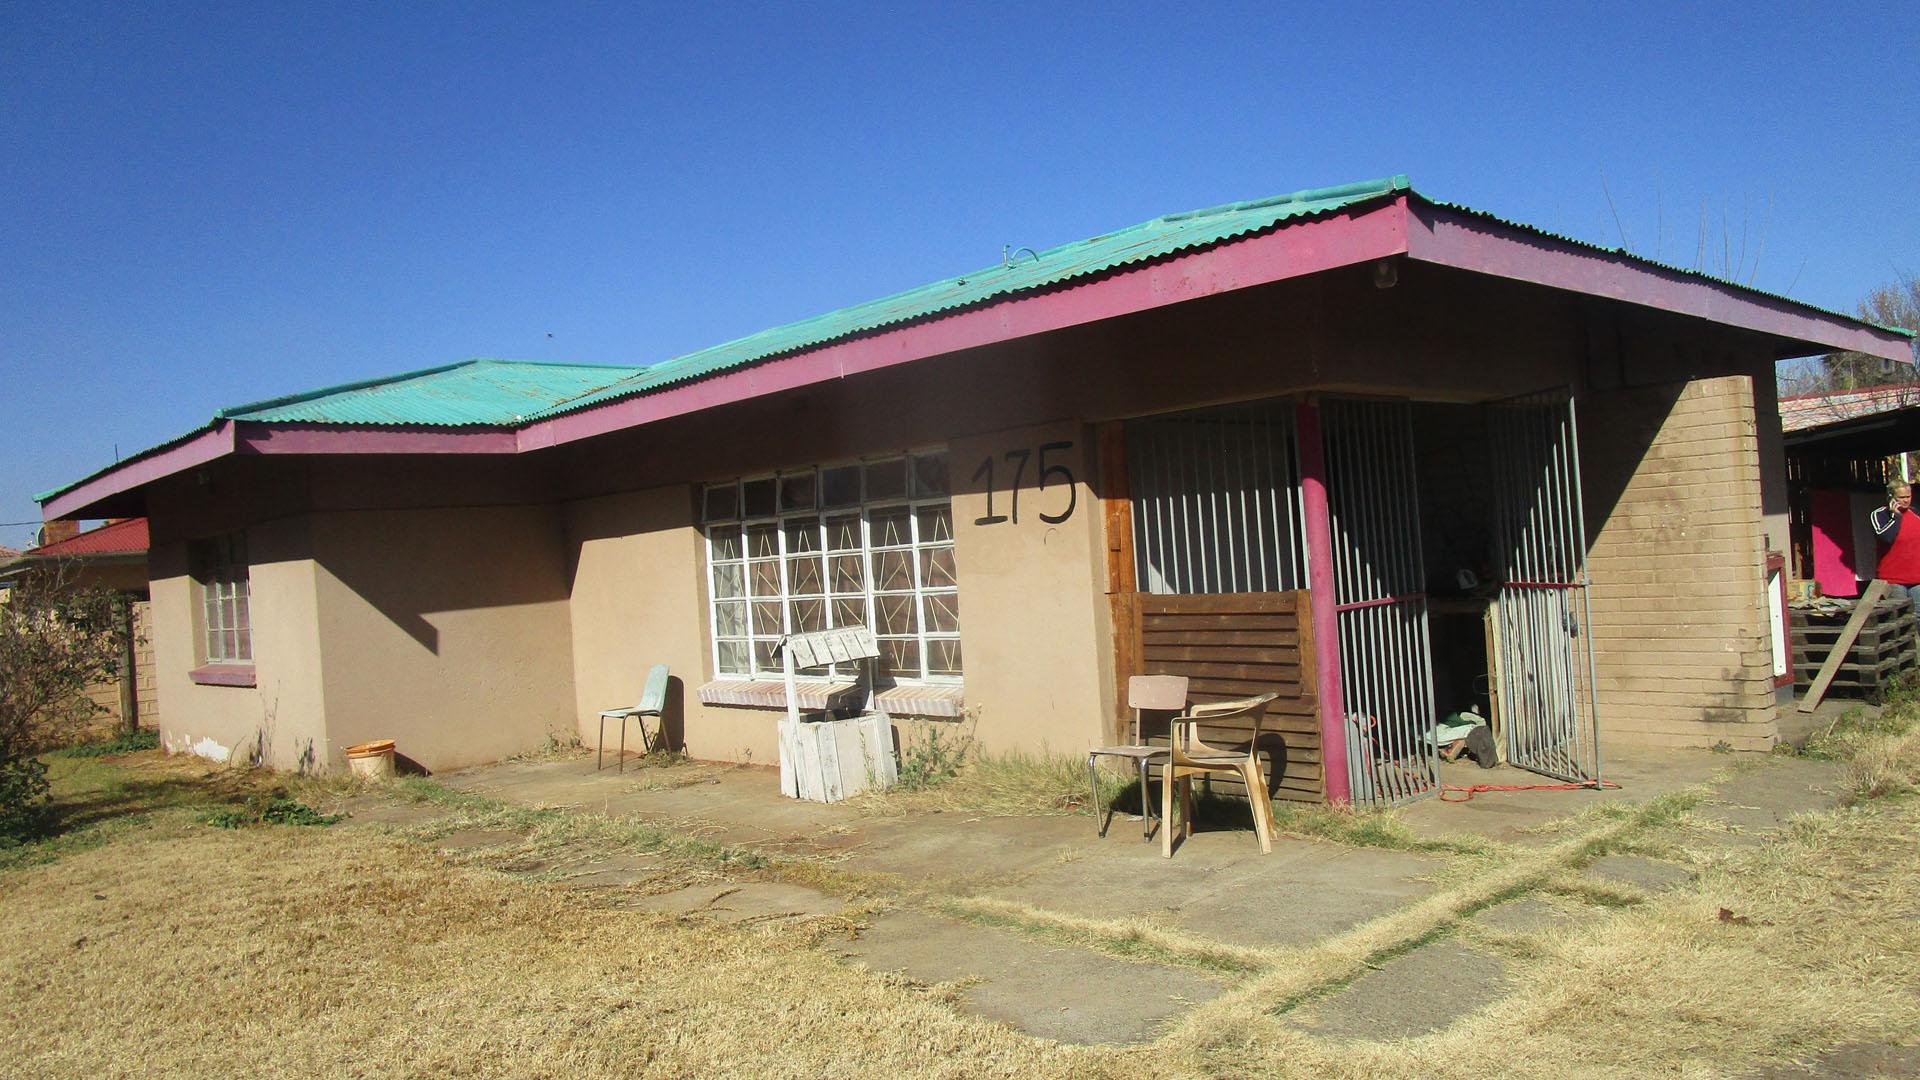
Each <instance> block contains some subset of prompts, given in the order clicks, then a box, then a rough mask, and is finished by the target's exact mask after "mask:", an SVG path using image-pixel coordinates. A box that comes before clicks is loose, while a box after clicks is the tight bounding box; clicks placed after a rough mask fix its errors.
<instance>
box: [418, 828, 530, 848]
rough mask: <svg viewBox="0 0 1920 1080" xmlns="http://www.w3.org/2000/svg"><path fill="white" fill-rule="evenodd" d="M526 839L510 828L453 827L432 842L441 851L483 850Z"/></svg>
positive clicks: (517, 842) (505, 845)
mask: <svg viewBox="0 0 1920 1080" xmlns="http://www.w3.org/2000/svg"><path fill="white" fill-rule="evenodd" d="M525 839H526V837H525V836H523V835H522V834H520V833H517V832H515V831H513V830H512V829H455V830H453V831H452V832H450V833H448V834H447V835H445V836H443V837H441V838H440V839H438V840H435V841H434V842H433V846H434V847H437V848H439V849H440V850H442V851H485V850H487V849H488V848H497V847H508V846H511V845H515V844H519V843H521V842H522V841H524V840H525Z"/></svg>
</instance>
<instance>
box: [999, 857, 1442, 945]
mask: <svg viewBox="0 0 1920 1080" xmlns="http://www.w3.org/2000/svg"><path fill="white" fill-rule="evenodd" d="M1202 835H1205V834H1202ZM1246 845H1247V846H1251V845H1252V841H1251V840H1250V839H1249V840H1247V841H1246ZM1143 848H1146V845H1141V844H1135V845H1131V846H1129V847H1126V848H1123V849H1121V850H1118V851H1115V850H1112V847H1111V846H1103V847H1102V848H1101V849H1100V850H1098V851H1094V852H1091V853H1089V854H1087V855H1086V856H1085V857H1083V858H1080V859H1076V860H1074V861H1071V862H1064V863H1056V864H1054V865H1052V866H1049V867H1046V868H1044V869H1041V870H1039V871H1037V872H1036V873H1034V874H1033V875H1032V876H1031V877H1029V878H1027V879H1025V880H1023V881H1020V882H1018V883H1015V884H1012V885H1008V886H1005V887H1003V888H1000V889H996V890H994V891H993V892H992V893H990V894H989V895H991V896H993V897H995V898H997V899H1004V900H1012V901H1016V902H1021V903H1026V904H1031V905H1033V906H1035V907H1039V908H1044V909H1046V910H1050V911H1059V912H1065V913H1068V914H1074V915H1082V916H1086V917H1089V918H1109V919H1110V918H1123V917H1130V916H1139V917H1148V918H1155V919H1164V920H1165V921H1167V922H1168V923H1170V924H1172V925H1175V926H1179V927H1181V928H1183V929H1186V930H1189V931H1191V932H1193V933H1196V934H1203V935H1206V936H1208V937H1211V938H1214V939H1216V940H1219V941H1223V942H1227V943H1229V944H1235V945H1248V946H1256V947H1258V946H1269V945H1293V944H1303V943H1306V942H1310V941H1315V940H1318V939H1320V938H1323V937H1327V936H1330V935H1332V934H1337V933H1340V932H1342V931H1344V930H1348V929H1350V928H1352V927H1354V926H1357V925H1359V924H1360V923H1363V922H1365V921H1367V920H1368V919H1371V918H1374V917H1376V916H1379V915H1384V914H1386V913H1387V912H1389V911H1392V910H1394V909H1395V908H1398V907H1400V906H1402V905H1404V904H1406V903H1408V902H1410V901H1412V900H1416V899H1419V898H1421V897H1424V896H1427V895H1429V894H1430V893H1431V892H1432V891H1433V888H1434V887H1433V885H1432V884H1430V883H1428V882H1425V881H1422V880H1419V879H1420V878H1421V877H1423V876H1425V875H1429V874H1432V873H1434V872H1435V871H1437V870H1438V869H1439V868H1440V866H1441V861H1440V860H1439V859H1438V858H1435V857H1433V856H1427V855H1418V854H1413V853H1409V852H1403V851H1387V850H1382V849H1372V848H1345V847H1340V846H1337V845H1334V844H1319V843H1310V842H1307V841H1299V840H1286V839H1281V840H1278V841H1276V842H1275V844H1274V850H1273V854H1271V855H1267V856H1261V855H1260V854H1258V851H1259V849H1258V848H1257V847H1255V848H1253V851H1252V852H1251V853H1249V852H1248V851H1247V850H1246V847H1243V846H1240V845H1233V846H1232V847H1230V848H1216V849H1215V850H1214V851H1210V852H1207V853H1206V854H1207V855H1210V856H1213V857H1212V858H1203V857H1201V853H1199V852H1176V853H1175V855H1174V857H1173V858H1172V859H1164V858H1162V857H1161V856H1160V854H1159V849H1158V848H1157V847H1156V848H1152V849H1149V850H1140V849H1143ZM1222 855H1225V856H1226V857H1225V858H1222V857H1221V856H1222Z"/></svg>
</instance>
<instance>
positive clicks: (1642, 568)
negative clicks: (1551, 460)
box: [1581, 375, 1775, 754]
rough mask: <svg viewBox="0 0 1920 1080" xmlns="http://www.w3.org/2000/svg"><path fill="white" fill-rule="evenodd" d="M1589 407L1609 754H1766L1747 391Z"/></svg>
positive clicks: (1769, 689)
mask: <svg viewBox="0 0 1920 1080" xmlns="http://www.w3.org/2000/svg"><path fill="white" fill-rule="evenodd" d="M1583 406H1584V408H1583V412H1582V416H1581V428H1582V431H1581V433H1582V436H1583V437H1584V441H1585V443H1586V445H1585V446H1584V447H1583V453H1582V458H1583V462H1584V469H1585V472H1586V477H1585V480H1586V483H1585V485H1584V486H1585V488H1586V491H1587V495H1588V502H1587V508H1588V518H1589V530H1590V536H1591V549H1590V551H1591V555H1590V560H1589V568H1590V570H1591V573H1592V577H1593V623H1594V625H1593V635H1594V647H1595V659H1596V664H1597V667H1598V673H1599V698H1600V729H1601V739H1602V744H1603V747H1604V745H1605V744H1606V743H1609V742H1612V743H1619V742H1631V743H1640V744H1653V745H1666V746H1713V745H1715V744H1717V743H1722V742H1724V743H1727V744H1729V745H1731V746H1732V747H1734V748H1735V749H1741V750H1765V749H1768V748H1770V747H1771V746H1772V745H1773V743H1774V741H1775V703H1774V692H1773V680H1772V658H1771V653H1770V639H1769V636H1768V635H1769V629H1768V624H1767V607H1766V599H1765V593H1764V566H1765V552H1766V537H1765V528H1764V519H1763V517H1762V512H1761V477H1760V461H1759V457H1758V443H1757V432H1756V423H1755V418H1754V397H1753V381H1752V379H1751V378H1749V377H1747V376H1744V375H1737V376H1727V377H1724V378H1716V379H1702V380H1696V381H1693V382H1689V383H1676V384H1671V385H1668V386H1662V387H1652V388H1643V389H1636V390H1628V391H1621V392H1616V393H1608V394H1600V395H1595V396H1593V397H1592V398H1590V399H1588V400H1587V401H1586V402H1583ZM1602 753H1603V754H1604V749H1603V751H1602Z"/></svg>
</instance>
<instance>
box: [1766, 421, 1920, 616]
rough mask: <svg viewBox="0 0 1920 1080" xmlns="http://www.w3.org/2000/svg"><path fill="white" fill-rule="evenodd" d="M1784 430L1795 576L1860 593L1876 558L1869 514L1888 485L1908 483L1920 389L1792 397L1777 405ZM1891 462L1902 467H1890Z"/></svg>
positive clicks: (1919, 436) (1828, 591) (1837, 591)
mask: <svg viewBox="0 0 1920 1080" xmlns="http://www.w3.org/2000/svg"><path fill="white" fill-rule="evenodd" d="M1780 426H1781V429H1782V430H1783V431H1784V432H1785V433H1786V447H1787V509H1788V512H1789V515H1790V527H1789V534H1790V536H1791V542H1792V545H1793V549H1792V554H1793V575H1794V576H1795V577H1797V578H1800V579H1802V580H1807V581H1814V582H1817V583H1818V584H1819V586H1820V591H1821V593H1822V594H1824V595H1826V596H1858V595H1860V590H1861V588H1862V587H1863V586H1864V585H1865V584H1866V583H1867V582H1868V581H1871V580H1872V579H1873V575H1874V570H1875V568H1876V567H1878V565H1879V561H1880V545H1879V541H1878V540H1877V539H1876V538H1875V537H1874V535H1873V530H1872V528H1871V527H1869V526H1868V524H1867V514H1868V512H1869V511H1871V510H1872V509H1873V508H1874V507H1876V506H1881V505H1884V504H1885V503H1886V501H1887V485H1888V484H1890V483H1894V482H1897V481H1907V480H1910V479H1911V476H1910V475H1908V474H1910V473H1911V472H1912V469H1911V467H1910V466H1906V465H1905V462H1906V461H1907V460H1908V458H1907V456H1906V455H1908V454H1909V453H1910V452H1911V451H1912V450H1913V449H1914V448H1915V447H1920V385H1916V384H1914V383H1894V384H1889V385H1885V386H1866V387H1860V388H1858V389H1854V390H1835V391H1830V392H1824V393H1814V394H1795V395H1793V396H1792V397H1787V398H1782V399H1781V401H1780ZM1889 461H1893V462H1898V463H1901V464H1899V465H1896V466H1895V467H1894V468H1893V469H1892V470H1889V468H1888V465H1889Z"/></svg>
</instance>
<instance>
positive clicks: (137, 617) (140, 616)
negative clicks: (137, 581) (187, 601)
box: [133, 600, 160, 727]
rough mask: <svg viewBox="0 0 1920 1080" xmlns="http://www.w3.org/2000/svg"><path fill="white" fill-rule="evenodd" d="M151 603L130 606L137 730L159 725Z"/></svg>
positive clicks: (148, 601) (139, 601) (158, 700)
mask: <svg viewBox="0 0 1920 1080" xmlns="http://www.w3.org/2000/svg"><path fill="white" fill-rule="evenodd" d="M152 609H153V601H151V600H136V601H134V603H133V636H134V641H133V676H134V686H135V688H136V691H135V692H136V694H137V695H138V698H139V703H138V707H139V710H140V726H141V727H154V726H156V725H158V724H159V722H160V691H159V689H158V685H159V684H158V681H157V680H156V679H155V678H154V674H153V672H154V668H153V613H152Z"/></svg>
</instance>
